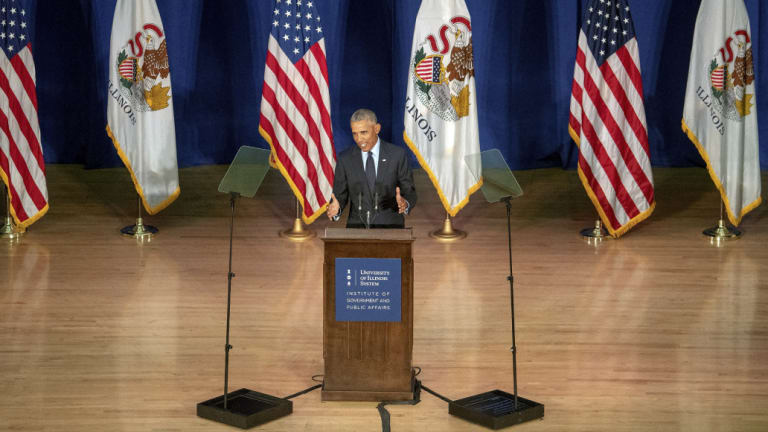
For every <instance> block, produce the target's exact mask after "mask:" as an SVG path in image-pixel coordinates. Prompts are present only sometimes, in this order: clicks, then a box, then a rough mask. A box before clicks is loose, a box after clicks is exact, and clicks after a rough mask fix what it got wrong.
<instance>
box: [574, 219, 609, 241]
mask: <svg viewBox="0 0 768 432" xmlns="http://www.w3.org/2000/svg"><path fill="white" fill-rule="evenodd" d="M579 234H581V236H582V237H584V238H585V239H586V240H587V242H589V243H592V242H594V243H595V244H597V243H600V242H601V241H603V240H605V239H609V238H610V237H609V236H607V235H605V231H603V223H602V222H600V219H599V218H598V219H596V220H595V227H594V228H584V229H583V230H581V231H579Z"/></svg>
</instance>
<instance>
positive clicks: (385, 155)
mask: <svg viewBox="0 0 768 432" xmlns="http://www.w3.org/2000/svg"><path fill="white" fill-rule="evenodd" d="M379 146H380V147H379V165H378V168H377V169H376V184H379V183H381V181H382V179H383V176H384V174H383V173H384V172H386V168H387V164H388V163H389V159H390V154H389V151H388V150H389V149H388V148H387V147H386V146H385V144H384V141H383V140H382V141H381V143H380V144H379Z"/></svg>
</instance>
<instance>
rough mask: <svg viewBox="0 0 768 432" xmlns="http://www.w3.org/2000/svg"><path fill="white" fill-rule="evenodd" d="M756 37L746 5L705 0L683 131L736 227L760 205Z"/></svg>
mask: <svg viewBox="0 0 768 432" xmlns="http://www.w3.org/2000/svg"><path fill="white" fill-rule="evenodd" d="M752 59H753V56H752V33H751V31H750V27H749V16H748V15H747V9H746V7H745V6H744V2H743V0H717V1H715V0H704V1H702V2H701V6H700V8H699V14H698V17H697V18H696V29H695V30H694V35H693V46H692V47H691V61H690V66H689V68H688V84H687V86H686V90H685V105H684V107H683V120H682V128H683V131H684V132H685V133H686V134H687V135H688V138H689V139H690V140H691V141H692V142H693V143H694V145H695V146H696V148H697V149H698V150H699V153H700V154H701V157H702V158H703V159H704V162H706V164H707V170H708V171H709V176H710V177H711V178H712V181H713V182H714V183H715V186H716V187H717V189H718V190H719V191H720V196H721V197H722V200H723V204H725V205H724V207H725V209H726V211H727V213H728V220H730V221H731V223H732V224H734V225H738V224H739V223H740V222H741V219H742V217H743V216H744V215H745V214H747V213H748V212H749V211H751V210H752V209H754V208H756V207H757V206H758V205H760V202H761V201H762V199H761V197H760V193H761V189H760V153H759V149H758V136H757V102H756V100H755V69H754V65H753V60H752Z"/></svg>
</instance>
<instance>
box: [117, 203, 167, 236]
mask: <svg viewBox="0 0 768 432" xmlns="http://www.w3.org/2000/svg"><path fill="white" fill-rule="evenodd" d="M137 199H138V202H139V216H138V217H137V218H136V225H128V226H125V227H123V228H122V229H121V230H120V233H121V234H122V235H124V236H125V237H133V238H135V239H137V240H151V239H152V237H154V235H155V234H157V231H158V229H157V228H156V227H154V226H152V225H144V220H143V219H142V217H141V197H138V198H137Z"/></svg>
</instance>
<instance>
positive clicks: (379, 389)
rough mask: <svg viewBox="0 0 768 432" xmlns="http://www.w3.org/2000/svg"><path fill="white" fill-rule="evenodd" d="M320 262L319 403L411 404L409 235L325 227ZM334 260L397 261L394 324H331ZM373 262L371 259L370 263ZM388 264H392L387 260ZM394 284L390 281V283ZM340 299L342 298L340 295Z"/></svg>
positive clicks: (406, 232) (395, 231) (398, 231)
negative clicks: (397, 305)
mask: <svg viewBox="0 0 768 432" xmlns="http://www.w3.org/2000/svg"><path fill="white" fill-rule="evenodd" d="M322 240H323V242H324V243H325V259H324V263H323V305H324V306H323V359H324V361H325V376H324V378H323V390H322V400H324V401H384V400H390V401H393V400H411V399H413V387H414V385H413V384H414V376H413V370H412V368H411V358H412V352H413V257H412V255H411V245H412V243H413V234H412V232H411V229H410V228H406V229H370V230H365V229H344V228H327V229H326V231H325V236H323V237H322ZM337 258H342V259H344V258H369V259H370V258H373V259H382V258H389V259H399V260H400V262H399V264H400V284H399V285H400V303H401V304H400V318H401V319H400V321H399V322H392V321H388V322H378V321H337V320H336V318H337V316H336V311H337V309H336V307H337V305H336V283H337V275H336V262H337ZM371 261H374V260H371ZM387 261H390V262H395V263H397V261H394V260H387ZM393 282H395V281H393ZM342 294H344V295H346V293H345V292H342Z"/></svg>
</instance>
